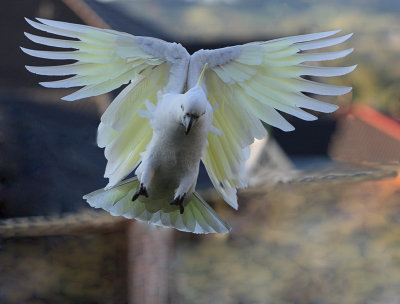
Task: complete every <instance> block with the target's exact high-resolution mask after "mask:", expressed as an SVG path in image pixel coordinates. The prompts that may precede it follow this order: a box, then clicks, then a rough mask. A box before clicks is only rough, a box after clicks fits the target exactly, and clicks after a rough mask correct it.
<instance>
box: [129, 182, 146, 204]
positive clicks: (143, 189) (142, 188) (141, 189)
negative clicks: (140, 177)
mask: <svg viewBox="0 0 400 304" xmlns="http://www.w3.org/2000/svg"><path fill="white" fill-rule="evenodd" d="M139 195H144V196H145V197H149V195H148V193H147V189H146V187H145V186H143V184H140V186H139V189H137V190H136V192H135V194H134V195H133V196H132V202H133V201H135V200H136V199H137V198H138V197H139Z"/></svg>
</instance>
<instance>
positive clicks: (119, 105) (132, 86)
mask: <svg viewBox="0 0 400 304" xmlns="http://www.w3.org/2000/svg"><path fill="white" fill-rule="evenodd" d="M38 21H40V23H39V22H35V21H31V20H28V19H27V22H28V23H29V24H30V25H31V26H32V27H34V28H36V29H38V30H41V31H44V32H48V33H52V34H56V35H59V36H64V37H67V38H73V39H55V38H47V37H41V36H36V35H32V34H28V33H26V36H27V37H28V38H29V39H30V40H32V41H33V42H36V43H39V44H43V45H47V46H52V47H58V48H67V49H74V50H73V51H70V50H67V51H37V50H29V49H25V48H22V50H23V51H24V52H25V53H27V54H29V55H32V56H35V57H41V58H47V59H72V60H75V61H76V62H74V63H72V64H68V65H63V66H47V67H32V66H27V69H28V70H29V71H31V72H33V73H36V74H40V75H56V76H70V77H68V78H66V79H63V80H57V81H51V82H42V83H41V84H42V85H43V86H45V87H49V88H69V87H81V88H80V89H78V90H77V91H76V92H74V93H72V94H70V95H68V96H65V97H64V98H63V99H64V100H69V101H70V100H76V99H80V98H85V97H90V96H95V95H99V94H103V93H106V92H109V91H112V90H114V89H116V88H118V87H120V86H121V85H124V84H126V85H127V86H126V87H125V88H124V89H123V90H122V92H121V93H120V94H119V95H118V96H117V97H116V98H115V100H114V101H113V102H112V103H111V105H110V106H109V107H108V109H107V110H106V111H105V113H104V114H103V116H102V117H101V122H100V125H99V129H98V138H97V142H98V145H99V147H103V148H105V156H106V158H107V160H108V162H107V166H106V170H105V177H106V178H108V179H109V183H108V185H107V186H106V187H105V188H104V189H101V190H97V191H95V192H93V193H90V194H88V195H86V196H85V197H84V198H85V199H86V200H87V201H88V203H89V204H90V205H91V206H93V207H96V208H103V209H105V210H107V211H109V212H110V213H111V214H113V215H122V216H125V217H128V218H135V219H139V220H145V221H148V222H150V223H153V224H155V225H160V226H167V227H174V228H176V229H179V230H182V231H191V232H194V233H215V232H217V233H226V232H228V231H229V229H230V227H229V225H228V224H227V223H225V222H224V221H223V219H221V218H220V217H219V216H218V215H217V214H216V213H215V212H214V211H213V210H212V208H210V207H209V206H208V205H207V203H205V202H204V201H203V200H202V199H201V198H200V196H199V195H198V194H197V193H196V192H195V185H196V181H197V175H198V170H199V164H200V160H201V161H202V162H203V163H204V165H205V167H206V169H207V172H208V175H209V177H210V179H211V181H212V183H213V185H214V187H215V188H216V190H217V191H218V192H219V194H220V195H221V196H222V197H223V199H224V200H225V201H226V202H227V203H228V204H229V205H230V206H232V207H233V208H235V209H237V208H238V204H237V197H236V191H237V189H238V188H243V187H246V185H247V181H246V179H245V175H244V164H245V162H246V160H247V158H248V157H249V145H250V144H251V143H252V142H253V141H254V138H258V139H261V138H263V137H264V136H265V135H266V131H265V129H264V127H263V125H262V123H261V121H264V122H266V123H267V124H270V125H271V126H274V127H277V128H279V129H281V130H283V131H291V130H293V129H294V128H293V126H292V125H291V124H290V123H289V122H287V121H286V120H285V119H284V118H283V117H282V116H281V115H280V114H279V112H278V111H281V112H285V113H288V114H291V115H293V116H296V117H298V118H300V119H303V120H314V119H317V118H316V117H315V116H314V115H312V114H310V113H308V112H307V111H305V110H304V109H310V110H315V111H319V112H324V113H330V112H333V111H335V110H336V109H337V106H336V105H332V104H328V103H324V102H321V101H318V100H316V99H314V98H311V97H309V96H307V95H305V94H303V93H305V92H308V93H313V94H319V95H333V96H337V95H342V94H345V93H347V92H349V91H350V90H351V88H349V87H340V86H333V85H329V84H323V83H319V82H315V81H311V80H306V79H304V78H303V77H302V76H317V77H333V76H340V75H344V74H347V73H349V72H351V71H352V70H354V68H355V66H350V67H319V66H315V65H308V64H307V62H311V61H314V62H317V61H324V60H334V59H337V58H341V57H344V56H346V55H348V54H349V53H351V52H352V49H348V50H344V51H336V52H324V53H319V52H305V51H310V50H316V49H320V48H324V47H329V46H333V45H337V44H340V43H342V42H344V41H346V40H347V39H348V38H349V37H350V36H351V34H350V35H344V36H339V37H332V36H334V35H335V34H337V33H338V32H339V31H330V32H323V33H315V34H308V35H300V36H293V37H286V38H281V39H275V40H271V41H267V42H254V43H248V44H244V45H237V46H231V47H226V48H222V49H217V50H200V51H198V52H196V53H194V54H193V55H189V54H188V52H187V51H186V50H185V48H183V47H182V46H181V45H180V44H177V43H169V42H165V41H162V40H159V39H155V38H149V37H140V36H133V35H130V34H126V33H121V32H116V31H113V30H105V29H98V28H94V27H90V26H85V25H78V24H71V23H66V22H59V21H52V20H45V19H38ZM135 168H137V169H136V174H137V178H133V179H128V180H123V179H124V178H125V177H126V176H127V175H128V174H129V173H131V172H132V171H133V170H134V169H135ZM170 202H171V203H172V204H170Z"/></svg>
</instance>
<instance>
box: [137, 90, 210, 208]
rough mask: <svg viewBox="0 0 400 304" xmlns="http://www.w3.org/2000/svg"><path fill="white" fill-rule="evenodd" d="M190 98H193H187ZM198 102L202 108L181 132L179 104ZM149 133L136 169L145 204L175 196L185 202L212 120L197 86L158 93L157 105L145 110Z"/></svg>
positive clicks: (192, 186)
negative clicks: (149, 136) (142, 188)
mask: <svg viewBox="0 0 400 304" xmlns="http://www.w3.org/2000/svg"><path fill="white" fill-rule="evenodd" d="M190 98H193V99H191V100H190ZM188 99H189V100H190V101H192V104H194V103H202V105H203V107H202V108H204V114H203V109H201V110H200V114H203V115H201V116H199V117H198V119H197V120H196V122H195V123H194V124H193V126H192V127H191V129H190V132H188V133H187V134H185V131H186V128H185V126H184V125H183V123H182V117H183V116H184V110H182V106H183V105H186V104H189V102H185V101H186V100H188ZM147 113H148V115H145V116H148V118H149V119H150V125H151V127H152V129H153V135H152V138H151V141H150V143H149V144H148V146H147V148H146V151H145V152H144V153H143V156H142V159H141V163H140V165H139V167H138V168H137V170H136V175H137V176H138V179H139V180H140V182H141V183H142V184H143V185H144V187H145V188H146V189H147V193H148V198H146V197H143V198H142V200H143V201H144V202H146V203H148V204H149V205H159V204H161V205H162V204H164V205H165V204H167V203H168V202H171V201H173V200H174V199H175V198H177V197H184V203H185V204H186V203H188V202H189V201H190V199H191V197H192V193H193V191H194V189H195V186H196V182H197V176H198V172H199V166H200V160H201V156H202V153H203V151H204V148H205V145H206V143H207V136H208V132H209V131H210V127H211V123H212V108H211V106H210V104H209V102H208V101H207V100H206V98H205V94H204V92H202V89H201V87H197V88H196V89H194V90H191V91H189V92H187V93H186V94H166V95H163V96H161V100H159V102H158V104H157V107H155V108H154V109H148V110H147Z"/></svg>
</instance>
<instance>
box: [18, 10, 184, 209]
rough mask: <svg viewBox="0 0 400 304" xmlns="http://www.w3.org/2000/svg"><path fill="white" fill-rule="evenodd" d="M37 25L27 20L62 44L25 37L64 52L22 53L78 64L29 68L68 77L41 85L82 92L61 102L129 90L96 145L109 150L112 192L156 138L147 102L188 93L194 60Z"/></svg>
mask: <svg viewBox="0 0 400 304" xmlns="http://www.w3.org/2000/svg"><path fill="white" fill-rule="evenodd" d="M37 20H38V21H39V22H35V21H32V20H29V19H26V21H27V22H28V23H29V24H30V25H31V26H32V27H33V28H36V29H38V30H40V31H42V32H47V33H51V34H55V35H58V36H62V39H58V38H49V37H41V36H38V35H33V34H29V33H25V35H26V37H27V38H28V39H30V40H31V41H33V42H35V43H38V44H41V45H45V46H49V47H57V48H60V49H62V50H61V51H58V50H57V51H54V50H48V51H47V50H40V51H39V50H30V49H26V48H21V49H22V50H23V51H24V52H25V53H27V54H29V55H31V56H34V57H40V58H46V59H51V60H60V59H62V60H75V61H76V62H73V63H71V64H66V65H60V66H47V67H35V66H27V67H26V68H27V69H28V70H29V71H31V72H32V73H36V74H40V75H50V76H53V75H54V76H69V77H68V78H65V79H62V80H56V81H48V82H41V83H40V84H41V85H42V86H44V87H48V88H71V87H80V88H78V90H76V91H75V92H73V93H72V94H70V95H67V96H65V97H63V98H62V99H63V100H67V101H73V100H76V99H81V98H86V97H91V96H96V95H100V94H103V93H107V92H110V91H112V90H114V89H117V88H119V87H120V86H121V85H127V86H126V87H125V88H124V89H123V90H122V91H121V93H120V94H119V95H118V96H117V97H116V98H115V100H114V101H113V102H112V103H111V105H110V106H109V107H108V109H107V110H106V111H105V113H104V114H103V116H102V118H101V123H100V125H99V128H98V138H97V142H98V145H99V147H104V148H105V152H104V154H105V156H106V158H107V160H108V163H107V166H106V171H105V177H107V178H109V184H108V186H107V187H112V186H113V185H115V184H117V183H118V182H119V181H120V180H121V179H123V178H124V177H126V176H127V175H128V174H129V173H130V172H131V171H132V170H134V168H135V167H136V166H137V164H138V163H139V162H140V158H141V153H142V152H144V151H145V149H146V146H147V144H148V143H149V141H150V139H151V136H152V129H151V126H150V123H149V119H148V118H143V117H141V116H140V115H139V112H140V111H143V110H145V109H146V105H145V104H146V102H148V103H153V104H156V103H157V92H159V91H162V92H163V93H167V92H172V91H173V92H179V93H181V92H182V91H183V88H184V84H185V81H186V76H187V67H188V62H189V57H190V56H189V54H188V53H187V51H186V50H185V49H184V48H183V47H182V46H181V45H177V44H176V43H168V42H165V41H162V40H159V39H154V38H148V37H138V36H133V35H130V34H126V33H121V32H117V31H113V30H107V29H99V28H94V27H91V26H86V25H80V24H71V23H67V22H60V21H53V20H46V19H40V18H38V19H37ZM139 211H140V210H138V212H139ZM147 215H148V214H147ZM147 215H146V213H143V215H140V216H143V217H145V216H147Z"/></svg>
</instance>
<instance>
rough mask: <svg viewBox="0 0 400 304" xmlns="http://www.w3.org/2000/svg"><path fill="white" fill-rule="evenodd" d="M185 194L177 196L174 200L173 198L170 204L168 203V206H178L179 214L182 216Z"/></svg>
mask: <svg viewBox="0 0 400 304" xmlns="http://www.w3.org/2000/svg"><path fill="white" fill-rule="evenodd" d="M185 195H186V193H185V194H183V195H182V196H178V197H176V198H174V200H173V201H172V202H170V203H169V204H170V205H177V206H179V213H180V214H183V212H184V211H185V207H184V206H183V200H184V199H185Z"/></svg>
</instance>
